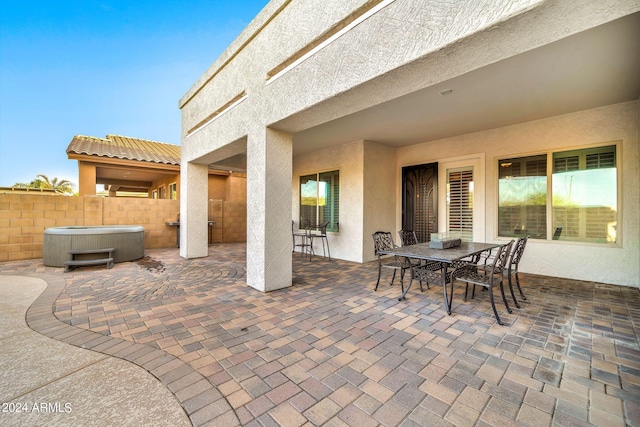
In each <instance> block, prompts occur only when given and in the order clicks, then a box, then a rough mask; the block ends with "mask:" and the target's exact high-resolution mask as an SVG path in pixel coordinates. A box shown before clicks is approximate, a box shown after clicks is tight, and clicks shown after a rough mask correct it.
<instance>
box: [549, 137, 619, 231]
mask: <svg viewBox="0 0 640 427" xmlns="http://www.w3.org/2000/svg"><path fill="white" fill-rule="evenodd" d="M552 191H553V209H552V218H553V229H554V232H555V231H558V238H559V239H560V240H572V241H579V242H596V243H615V242H616V227H617V212H618V208H617V205H618V203H617V168H616V147H615V146H610V147H599V148H590V149H584V150H576V151H567V152H563V153H555V154H554V155H553V176H552Z"/></svg>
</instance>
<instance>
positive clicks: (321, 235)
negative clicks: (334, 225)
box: [310, 220, 331, 261]
mask: <svg viewBox="0 0 640 427" xmlns="http://www.w3.org/2000/svg"><path fill="white" fill-rule="evenodd" d="M328 225H329V220H327V221H323V222H321V223H320V224H318V225H316V226H314V227H311V228H313V229H316V230H318V232H317V233H314V232H311V233H310V239H311V240H310V242H311V247H312V248H313V240H314V239H320V240H322V255H324V256H325V257H326V256H327V254H326V253H325V250H324V245H325V242H326V243H327V253H328V254H329V261H331V251H330V250H329V239H328V238H327V226H328Z"/></svg>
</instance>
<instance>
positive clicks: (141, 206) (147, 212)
mask: <svg viewBox="0 0 640 427" xmlns="http://www.w3.org/2000/svg"><path fill="white" fill-rule="evenodd" d="M215 202H216V203H214V204H213V205H214V221H216V225H215V227H214V229H213V230H212V232H213V240H212V243H221V242H245V241H246V224H247V222H246V203H244V202H223V201H221V200H220V201H215ZM179 212H180V202H179V201H178V200H157V199H137V198H128V197H117V198H116V197H111V198H105V197H99V196H81V197H68V196H58V195H40V194H38V195H31V194H0V262H2V261H17V260H24V259H35V258H42V242H43V233H44V230H45V229H47V228H50V227H65V226H93V225H142V226H143V227H144V229H145V248H148V249H156V248H172V247H175V246H176V228H175V226H168V225H166V222H169V221H176V219H177V216H178V213H179Z"/></svg>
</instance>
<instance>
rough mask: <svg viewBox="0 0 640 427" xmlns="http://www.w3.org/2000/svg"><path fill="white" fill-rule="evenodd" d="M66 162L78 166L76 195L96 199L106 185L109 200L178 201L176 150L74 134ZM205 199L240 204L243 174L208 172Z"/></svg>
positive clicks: (153, 143)
mask: <svg viewBox="0 0 640 427" xmlns="http://www.w3.org/2000/svg"><path fill="white" fill-rule="evenodd" d="M67 157H68V158H69V159H70V160H77V161H78V181H79V185H78V193H79V195H80V196H91V195H95V194H96V186H97V185H104V188H105V190H106V191H107V192H108V194H109V196H110V197H116V196H118V194H125V195H127V196H131V195H138V196H141V197H149V198H153V199H171V200H177V199H178V197H179V195H180V146H179V145H174V144H167V143H164V142H158V141H150V140H148V139H140V138H132V137H128V136H122V135H113V134H110V135H107V136H106V138H99V137H95V136H85V135H75V136H74V137H73V139H72V140H71V142H70V143H69V145H68V146H67ZM208 181H209V184H208V189H209V192H208V199H209V200H211V199H223V200H242V201H244V198H245V192H246V177H245V174H244V172H243V171H240V172H238V171H237V170H236V171H235V172H234V170H229V169H226V170H217V169H212V168H210V169H209V170H208Z"/></svg>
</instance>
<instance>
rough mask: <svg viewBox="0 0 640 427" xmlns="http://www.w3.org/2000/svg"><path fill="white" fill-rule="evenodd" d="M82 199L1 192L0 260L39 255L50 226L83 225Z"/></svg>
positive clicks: (20, 258)
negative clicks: (44, 234) (44, 233)
mask: <svg viewBox="0 0 640 427" xmlns="http://www.w3.org/2000/svg"><path fill="white" fill-rule="evenodd" d="M83 208H84V206H83V200H82V198H78V197H66V196H52V195H35V194H34V195H31V194H0V261H14V260H22V259H32V258H42V240H43V232H44V230H45V229H46V228H49V227H64V226H70V225H83V223H84V209H83Z"/></svg>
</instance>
